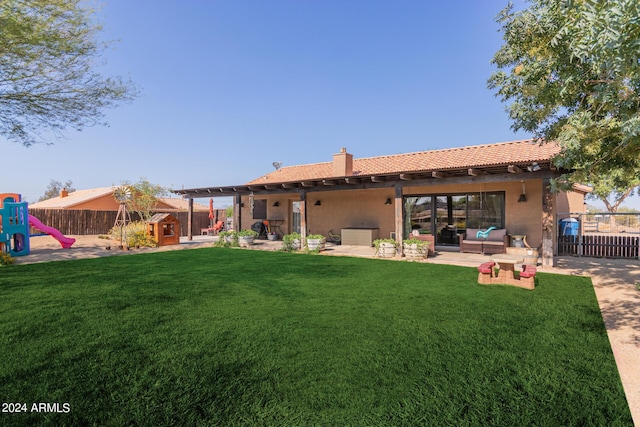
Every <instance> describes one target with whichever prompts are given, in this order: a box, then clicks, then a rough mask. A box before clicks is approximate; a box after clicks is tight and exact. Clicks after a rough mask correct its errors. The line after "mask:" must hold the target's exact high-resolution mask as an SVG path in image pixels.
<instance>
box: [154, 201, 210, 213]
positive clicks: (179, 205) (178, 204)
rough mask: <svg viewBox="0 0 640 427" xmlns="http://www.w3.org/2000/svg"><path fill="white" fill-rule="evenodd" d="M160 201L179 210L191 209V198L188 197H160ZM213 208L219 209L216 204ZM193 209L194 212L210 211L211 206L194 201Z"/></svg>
mask: <svg viewBox="0 0 640 427" xmlns="http://www.w3.org/2000/svg"><path fill="white" fill-rule="evenodd" d="M158 201H160V202H162V203H164V204H165V205H167V206H171V208H172V209H175V210H177V211H184V212H186V211H187V210H189V200H187V199H182V198H181V199H178V198H175V197H159V198H158ZM213 208H214V209H217V207H216V206H214V207H213ZM165 210H166V209H165ZM193 211H194V212H208V211H209V206H205V205H203V204H202V203H198V202H193Z"/></svg>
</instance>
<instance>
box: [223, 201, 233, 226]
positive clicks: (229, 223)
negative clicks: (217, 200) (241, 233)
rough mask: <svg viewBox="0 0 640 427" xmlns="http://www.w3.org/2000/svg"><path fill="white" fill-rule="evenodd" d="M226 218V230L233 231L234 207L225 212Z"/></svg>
mask: <svg viewBox="0 0 640 427" xmlns="http://www.w3.org/2000/svg"><path fill="white" fill-rule="evenodd" d="M224 216H225V224H224V228H226V229H227V230H231V229H233V206H227V208H226V209H225V210H224Z"/></svg>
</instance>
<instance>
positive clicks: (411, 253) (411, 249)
mask: <svg viewBox="0 0 640 427" xmlns="http://www.w3.org/2000/svg"><path fill="white" fill-rule="evenodd" d="M430 244H431V242H428V241H425V240H420V239H416V238H411V239H407V240H405V241H403V242H402V249H403V252H404V254H405V256H406V257H407V259H416V260H417V259H425V258H426V257H427V256H429V245H430Z"/></svg>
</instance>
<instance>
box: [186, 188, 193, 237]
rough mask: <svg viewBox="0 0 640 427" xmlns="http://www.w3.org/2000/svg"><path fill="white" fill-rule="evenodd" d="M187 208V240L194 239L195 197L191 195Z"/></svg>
mask: <svg viewBox="0 0 640 427" xmlns="http://www.w3.org/2000/svg"><path fill="white" fill-rule="evenodd" d="M188 206H189V208H188V209H187V240H193V198H192V197H189V204H188Z"/></svg>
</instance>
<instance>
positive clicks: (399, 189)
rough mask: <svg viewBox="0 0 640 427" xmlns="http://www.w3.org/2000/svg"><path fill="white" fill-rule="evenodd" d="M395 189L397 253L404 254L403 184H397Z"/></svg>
mask: <svg viewBox="0 0 640 427" xmlns="http://www.w3.org/2000/svg"><path fill="white" fill-rule="evenodd" d="M394 189H395V203H394V223H395V230H396V242H397V243H398V250H397V251H396V253H397V254H398V256H402V239H403V238H404V230H403V229H402V226H403V222H404V221H403V220H402V186H401V185H400V184H396V185H395V186H394Z"/></svg>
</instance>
